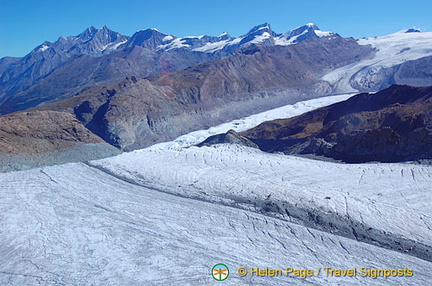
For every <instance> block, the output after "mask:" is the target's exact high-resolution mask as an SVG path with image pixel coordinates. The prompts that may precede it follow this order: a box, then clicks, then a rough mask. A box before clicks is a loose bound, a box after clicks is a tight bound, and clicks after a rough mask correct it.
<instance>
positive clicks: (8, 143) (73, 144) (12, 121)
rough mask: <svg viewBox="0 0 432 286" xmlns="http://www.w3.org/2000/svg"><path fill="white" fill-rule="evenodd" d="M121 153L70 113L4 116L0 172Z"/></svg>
mask: <svg viewBox="0 0 432 286" xmlns="http://www.w3.org/2000/svg"><path fill="white" fill-rule="evenodd" d="M118 153H120V152H119V151H118V150H116V149H115V148H114V147H112V146H111V145H109V144H107V143H106V142H105V141H103V140H102V139H101V138H100V137H98V136H96V135H95V134H94V133H92V132H90V131H89V130H88V129H87V128H85V127H84V126H83V125H82V124H81V123H80V122H79V121H78V120H77V119H76V118H75V117H74V116H73V115H72V114H70V113H67V112H57V111H33V112H16V113H12V114H8V115H4V116H0V172H3V171H13V170H20V169H27V168H31V167H35V166H40V165H47V164H48V165H49V164H59V163H65V162H76V161H85V160H91V159H99V158H104V157H107V156H113V155H116V154H118Z"/></svg>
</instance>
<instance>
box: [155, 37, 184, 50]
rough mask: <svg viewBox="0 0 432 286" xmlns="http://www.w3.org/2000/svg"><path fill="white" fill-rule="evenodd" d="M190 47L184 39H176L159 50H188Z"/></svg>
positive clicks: (161, 46)
mask: <svg viewBox="0 0 432 286" xmlns="http://www.w3.org/2000/svg"><path fill="white" fill-rule="evenodd" d="M188 47H190V46H189V45H188V44H185V39H183V38H176V39H174V40H172V41H171V42H169V43H168V44H165V45H159V46H158V49H161V50H167V51H169V50H172V49H180V48H188Z"/></svg>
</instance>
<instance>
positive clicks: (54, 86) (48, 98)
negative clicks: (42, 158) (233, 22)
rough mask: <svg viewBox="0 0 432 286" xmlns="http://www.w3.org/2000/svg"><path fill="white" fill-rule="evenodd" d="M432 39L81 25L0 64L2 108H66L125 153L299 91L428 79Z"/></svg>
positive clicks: (407, 34)
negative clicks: (189, 33)
mask: <svg viewBox="0 0 432 286" xmlns="http://www.w3.org/2000/svg"><path fill="white" fill-rule="evenodd" d="M431 43H432V33H420V32H418V31H417V30H412V29H410V30H404V31H401V32H398V33H395V34H392V35H389V36H385V37H379V38H369V39H360V40H355V39H352V38H342V37H340V36H339V35H338V34H336V33H333V32H324V31H321V30H320V29H319V28H318V27H317V26H316V25H315V24H312V23H310V24H306V25H304V26H301V27H298V28H295V29H293V30H290V31H288V32H286V33H283V34H278V33H276V32H274V31H273V30H272V29H271V26H270V25H269V24H268V23H264V24H262V25H258V26H256V27H254V28H252V29H251V30H250V31H249V32H248V33H246V34H245V35H243V36H240V37H237V38H235V37H231V36H230V35H229V34H228V33H222V34H221V35H219V36H217V37H215V36H196V37H195V36H193V37H183V38H179V37H176V36H174V35H170V34H165V33H162V32H160V31H158V30H157V29H147V30H142V31H138V32H136V33H135V34H134V35H132V36H131V37H128V36H124V35H121V34H119V33H116V32H114V31H111V30H110V29H108V28H107V27H106V26H104V27H102V28H101V29H96V28H94V27H90V28H88V29H86V30H85V31H84V32H82V33H81V34H79V35H77V36H71V37H60V38H59V39H58V40H57V41H56V42H54V43H50V42H44V43H43V44H42V45H40V46H38V47H36V48H35V49H34V50H33V51H32V52H31V53H29V54H28V55H26V56H25V57H23V58H10V57H6V58H2V59H0V114H8V113H12V112H16V111H23V110H28V109H33V110H45V111H59V112H67V113H69V114H72V115H73V116H74V117H75V118H76V119H78V120H79V121H80V123H81V124H82V125H84V126H85V127H86V128H88V129H89V130H90V131H91V132H92V133H94V134H96V135H97V136H99V137H101V138H102V139H103V140H105V141H106V142H108V143H110V144H112V145H113V146H116V147H118V148H120V149H122V150H133V149H137V148H142V147H145V146H149V145H151V144H154V143H156V142H160V141H165V140H171V139H173V138H175V137H177V136H179V135H181V134H184V133H186V132H190V131H193V130H197V129H202V128H208V127H210V126H213V125H215V124H219V123H222V122H226V121H227V120H232V119H235V118H239V117H242V116H247V115H250V114H252V113H256V112H260V111H264V110H267V109H271V108H275V107H279V106H282V105H285V104H290V103H293V102H296V101H300V100H305V99H308V98H313V97H320V96H326V95H330V94H335V93H348V92H352V93H354V92H357V91H378V90H381V89H383V88H386V87H388V86H390V85H391V84H394V83H399V84H409V85H413V86H427V85H432V71H431V66H432V56H431V49H430V44H431ZM23 114H24V113H23ZM61 118H68V121H70V120H71V119H70V118H69V117H67V116H63V117H61ZM35 124H37V122H35Z"/></svg>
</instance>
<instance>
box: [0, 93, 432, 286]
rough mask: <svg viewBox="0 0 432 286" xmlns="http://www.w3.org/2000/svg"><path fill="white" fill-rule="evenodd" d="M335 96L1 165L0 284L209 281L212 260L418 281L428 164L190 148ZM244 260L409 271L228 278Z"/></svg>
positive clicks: (427, 254)
mask: <svg viewBox="0 0 432 286" xmlns="http://www.w3.org/2000/svg"><path fill="white" fill-rule="evenodd" d="M347 97H349V95H343V96H340V97H339V98H329V99H325V98H323V99H316V100H312V101H308V102H303V103H297V104H296V105H292V106H287V107H285V109H282V110H281V109H278V110H277V111H274V112H273V114H272V112H270V111H269V112H267V113H265V114H259V115H256V116H252V117H249V118H244V119H241V120H237V121H234V122H231V123H229V124H225V125H221V126H219V127H217V128H214V129H209V130H203V131H199V132H195V133H191V134H188V135H185V136H184V137H183V138H182V137H180V138H179V139H177V141H174V142H167V143H161V144H158V145H155V146H152V147H149V148H146V149H142V150H137V151H134V152H130V153H123V154H121V155H118V156H116V157H112V158H107V159H103V160H98V161H91V162H86V163H69V164H65V165H58V166H50V167H43V168H35V169H32V170H27V171H19V172H9V173H2V174H0V221H1V225H2V228H1V229H0V239H1V242H2V243H1V244H0V254H1V257H2V260H0V284H1V285H101V284H104V285H119V284H125V285H213V284H216V283H219V282H217V281H215V280H214V279H213V278H212V277H211V275H210V272H211V268H212V267H213V266H214V265H215V264H216V263H224V264H226V265H227V266H228V267H229V268H230V271H231V274H230V276H229V278H228V279H227V280H225V281H224V282H221V283H224V284H226V285H280V284H283V283H287V284H293V285H347V284H349V285H427V284H428V283H429V281H430V279H431V274H430V269H432V262H431V245H430V241H431V238H432V230H431V226H432V217H431V215H430V214H431V213H432V212H431V211H432V206H431V201H432V191H431V189H430V186H431V185H432V166H428V165H419V164H414V163H398V164H383V163H369V164H355V165H354V164H352V165H350V164H343V163H336V162H325V161H317V160H312V159H307V158H301V157H294V156H286V155H280V154H267V153H264V152H262V151H260V150H256V149H252V148H247V147H243V146H238V145H227V144H220V145H215V146H212V147H202V148H198V147H194V146H193V144H195V142H197V141H199V140H201V139H202V138H205V137H207V136H210V135H211V133H214V132H218V130H225V129H226V128H231V127H232V126H234V127H237V128H238V129H243V128H248V126H249V124H258V123H260V121H262V120H266V118H272V117H277V116H294V115H297V114H296V113H298V112H302V111H303V110H307V109H309V108H316V107H318V106H322V105H324V104H328V102H330V101H332V100H335V101H336V100H342V99H344V98H347ZM294 106H295V107H294ZM289 114H291V115H289ZM253 120H255V121H253ZM252 121H253V123H250V122H252ZM242 266H244V267H247V268H249V267H260V268H265V267H271V268H282V269H284V268H285V267H295V268H308V269H309V268H310V269H314V270H315V271H316V269H318V268H319V267H332V268H341V269H348V268H353V267H357V268H359V267H372V268H376V269H400V268H402V269H403V268H409V269H412V270H413V274H414V275H413V276H411V277H387V278H384V277H377V278H376V279H373V278H371V277H362V276H360V275H357V276H355V277H331V276H326V275H325V273H323V272H321V273H320V275H318V276H316V275H314V276H312V277H307V278H300V277H293V276H292V275H290V276H288V277H286V276H280V277H259V276H251V275H247V276H245V277H240V276H239V275H238V274H237V273H236V271H237V269H238V267H242Z"/></svg>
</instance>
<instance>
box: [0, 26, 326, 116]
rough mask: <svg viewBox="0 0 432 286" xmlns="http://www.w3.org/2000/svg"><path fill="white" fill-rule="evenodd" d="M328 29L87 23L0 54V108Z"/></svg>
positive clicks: (4, 109)
mask: <svg viewBox="0 0 432 286" xmlns="http://www.w3.org/2000/svg"><path fill="white" fill-rule="evenodd" d="M331 34H332V33H330V32H322V31H320V30H319V29H318V27H317V26H315V25H314V24H308V25H305V26H302V27H299V28H296V29H294V30H292V31H290V32H287V33H285V34H276V33H275V32H273V31H272V30H271V27H270V25H269V24H267V23H265V24H262V25H259V26H256V27H254V28H253V29H251V30H250V31H249V32H248V33H247V34H245V35H243V36H241V37H238V38H234V37H231V36H229V35H228V34H227V33H223V34H221V35H220V36H218V37H212V36H198V37H183V38H178V37H176V36H173V35H169V34H164V33H161V32H159V31H158V30H156V29H147V30H142V31H138V32H136V33H135V34H134V35H132V37H128V36H124V35H121V34H119V33H117V32H114V31H112V30H110V29H108V27H106V26H104V27H102V28H101V29H96V28H94V27H90V28H88V29H86V30H85V31H84V32H82V33H81V34H79V35H77V36H71V37H60V38H59V39H58V40H57V41H56V42H54V43H50V42H44V43H43V44H41V45H40V46H38V47H36V48H35V49H34V50H33V51H31V52H30V53H29V54H28V55H26V56H25V57H23V58H10V57H6V58H2V59H1V60H0V74H1V76H0V113H3V114H4V113H8V112H11V111H15V110H23V109H26V108H28V107H31V106H35V105H37V104H40V103H41V102H44V101H50V100H53V99H54V100H57V99H62V98H65V97H67V96H70V94H73V93H76V92H77V91H79V90H80V89H81V88H83V87H86V86H91V85H95V84H100V83H105V82H107V81H114V80H121V79H124V78H125V77H126V76H132V75H133V76H138V77H147V76H149V75H152V74H157V73H160V72H169V71H175V70H180V69H184V68H186V67H188V66H191V65H194V64H197V63H201V62H206V61H209V60H215V59H219V58H221V57H223V56H226V55H228V54H231V53H234V52H236V51H238V50H240V49H241V48H243V47H246V46H248V45H251V44H257V45H289V44H293V43H296V42H299V41H302V40H305V39H308V38H314V37H323V36H329V35H331ZM65 73H66V74H67V76H65ZM29 97H30V98H32V97H35V98H34V99H30V100H27V102H22V101H23V100H20V99H18V98H29ZM36 98H37V99H36Z"/></svg>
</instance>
